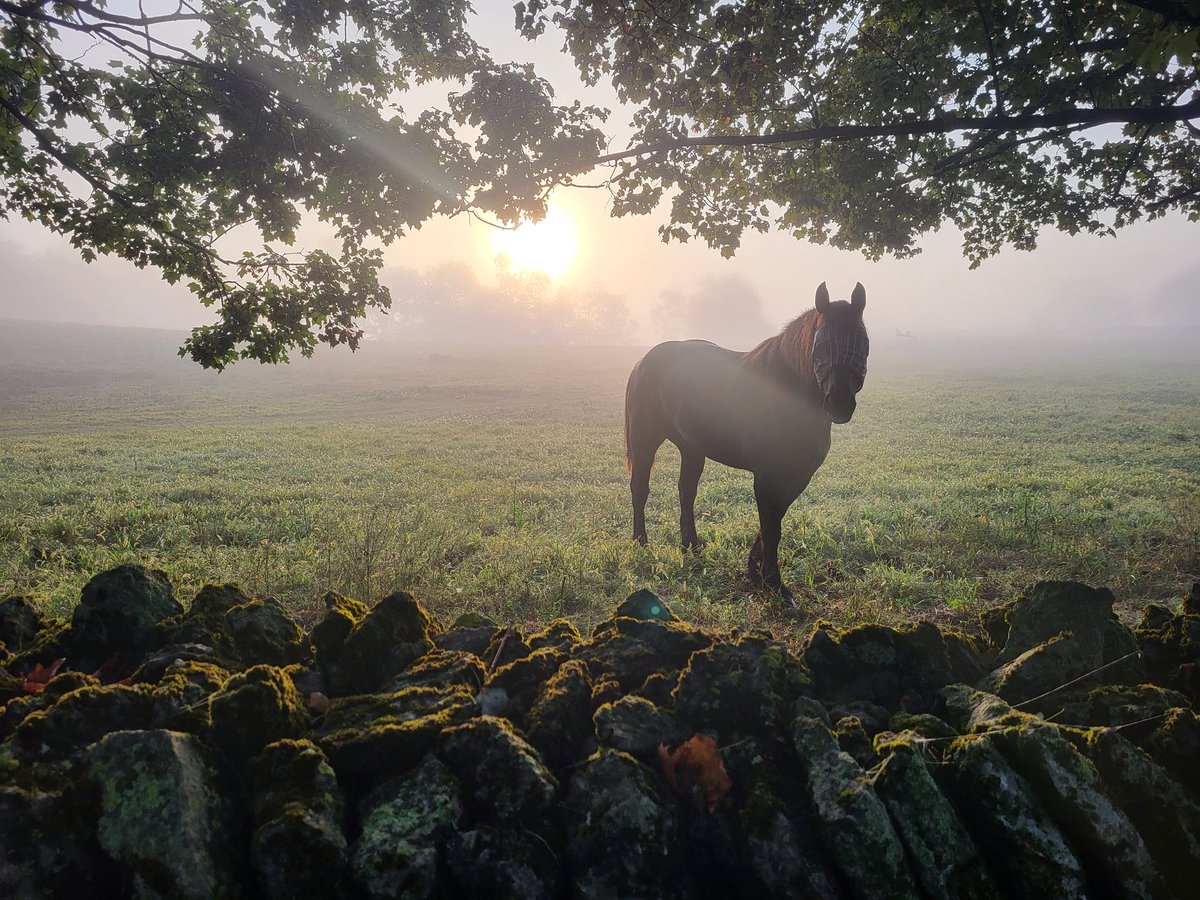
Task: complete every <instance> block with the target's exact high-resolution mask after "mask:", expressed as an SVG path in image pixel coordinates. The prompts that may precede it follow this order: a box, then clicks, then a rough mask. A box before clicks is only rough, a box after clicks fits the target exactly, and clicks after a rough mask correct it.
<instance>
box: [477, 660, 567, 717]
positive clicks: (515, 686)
mask: <svg viewBox="0 0 1200 900" xmlns="http://www.w3.org/2000/svg"><path fill="white" fill-rule="evenodd" d="M566 658H567V651H566V650H563V649H561V648H556V647H544V648H543V649H541V650H535V651H533V652H532V653H529V654H527V655H525V656H522V657H519V658H518V659H514V660H513V661H512V662H510V663H508V664H507V665H505V666H501V667H500V668H499V669H496V670H494V671H493V672H492V675H491V677H490V678H489V679H488V680H487V683H486V684H485V685H484V691H485V692H486V693H485V694H483V695H481V697H480V706H481V707H483V708H484V710H485V712H486V713H487V714H489V715H497V716H504V717H505V718H506V719H508V720H509V721H511V722H515V723H517V724H518V725H524V724H525V717H526V715H527V714H528V712H529V710H530V709H531V708H532V707H533V704H534V701H535V700H537V698H538V695H539V694H541V692H542V689H543V688H544V686H545V684H546V682H547V681H549V680H550V678H551V677H552V676H553V675H554V673H555V672H557V671H558V667H559V666H561V665H562V664H563V662H564V661H565V660H566Z"/></svg>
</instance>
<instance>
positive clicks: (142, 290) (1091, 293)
mask: <svg viewBox="0 0 1200 900" xmlns="http://www.w3.org/2000/svg"><path fill="white" fill-rule="evenodd" d="M479 6H480V7H481V8H482V9H481V11H480V13H479V17H480V23H479V28H478V31H477V33H478V34H479V35H480V37H481V40H482V42H483V43H484V44H485V45H487V46H489V47H491V48H492V50H493V53H494V55H495V57H496V58H509V59H513V60H515V61H518V62H532V63H534V64H535V66H536V67H537V70H538V72H539V74H542V75H543V76H545V77H547V78H548V79H549V80H550V82H551V83H552V84H554V85H555V87H556V90H557V91H558V99H559V100H560V101H561V102H567V103H569V102H570V101H572V100H574V99H576V98H578V99H580V100H581V101H582V102H584V103H596V104H599V105H603V106H608V107H610V108H613V109H614V113H613V116H612V117H611V119H610V125H611V127H610V128H609V131H610V132H611V135H612V138H613V142H614V148H615V147H619V146H621V140H620V138H621V136H622V124H623V122H624V121H625V120H626V119H627V114H626V113H625V112H624V111H622V110H621V109H620V108H618V107H617V104H616V101H615V98H614V97H613V96H612V94H611V93H609V92H608V91H607V90H605V89H604V88H602V87H597V88H594V89H588V88H586V87H585V86H584V85H582V84H581V83H580V82H579V80H578V78H577V77H576V75H575V71H574V67H573V64H572V63H571V61H570V59H569V58H568V57H566V56H565V55H564V54H562V53H561V52H560V50H559V42H558V41H557V40H556V39H555V38H554V36H553V35H548V36H546V37H543V38H542V39H541V40H539V41H538V42H536V43H533V44H530V43H528V42H526V41H524V40H523V39H521V38H520V37H519V36H518V35H516V34H515V32H514V31H513V29H512V25H511V21H512V12H511V8H510V7H509V5H508V4H493V3H487V4H479ZM419 99H421V98H419V97H414V98H411V100H419ZM410 105H411V104H410ZM551 202H552V205H553V206H554V207H555V209H556V212H557V215H559V216H562V217H564V218H565V219H567V220H569V223H570V228H571V229H572V230H573V231H574V247H575V255H574V258H573V259H572V260H571V261H570V264H569V265H568V266H567V267H566V268H565V269H564V270H563V271H562V272H561V274H556V276H555V277H553V278H550V279H549V281H550V291H549V293H550V295H552V296H554V297H556V298H558V299H559V300H562V301H563V302H564V303H567V304H568V305H570V304H572V303H574V304H579V303H585V302H587V298H589V297H597V296H603V297H607V298H612V297H614V296H615V297H617V298H620V299H621V300H623V301H624V303H625V305H626V306H627V307H628V310H629V313H630V319H631V321H630V327H628V328H624V329H623V330H622V332H621V334H620V335H619V336H615V337H614V341H621V342H632V343H650V342H653V341H655V340H660V339H667V338H686V337H699V338H706V339H709V340H714V341H716V342H718V343H723V344H726V345H728V346H732V347H736V348H746V347H749V346H752V345H753V343H755V342H756V341H757V340H759V339H761V338H762V337H767V336H769V335H770V334H773V333H775V332H776V331H777V330H778V329H779V327H780V326H781V325H782V324H783V323H785V322H786V321H788V320H790V319H791V318H794V317H795V316H797V315H799V314H800V313H801V312H803V311H804V310H805V309H807V308H808V307H810V306H811V305H812V301H813V296H814V294H815V292H816V288H817V285H818V284H820V283H821V282H823V281H824V282H827V283H828V285H829V289H830V292H831V293H832V295H833V297H834V298H835V299H837V298H847V297H849V295H850V292H851V290H852V289H853V287H854V285H855V283H856V282H862V284H863V285H864V286H865V287H866V291H867V311H866V321H867V324H868V327H869V328H870V329H871V330H872V332H873V333H875V334H876V335H878V334H880V333H882V334H886V335H890V334H891V333H892V332H893V331H894V330H896V329H900V330H903V331H907V332H911V333H913V334H914V335H916V336H918V337H921V336H925V335H929V336H934V335H947V334H950V335H954V334H969V335H974V336H977V337H988V336H993V335H994V336H997V337H1004V338H1016V337H1021V336H1023V335H1028V334H1034V333H1036V334H1040V335H1042V336H1046V337H1050V338H1057V337H1061V338H1063V339H1067V338H1070V339H1086V338H1088V337H1089V336H1101V337H1112V336H1113V335H1119V334H1123V333H1127V332H1130V331H1131V330H1132V331H1135V332H1146V333H1154V332H1156V331H1160V330H1177V329H1178V328H1179V327H1180V326H1181V325H1182V326H1184V327H1186V328H1200V223H1190V222H1187V221H1186V219H1185V218H1184V217H1183V216H1181V215H1171V216H1167V217H1165V218H1163V219H1160V220H1158V221H1155V222H1149V223H1140V224H1138V225H1135V226H1132V227H1129V228H1126V229H1124V230H1122V231H1121V232H1119V233H1118V234H1117V236H1116V237H1110V238H1099V237H1093V236H1086V235H1081V236H1074V237H1072V236H1068V235H1065V234H1060V233H1057V232H1052V231H1051V232H1046V233H1045V234H1044V235H1043V237H1042V239H1041V241H1040V244H1039V247H1038V248H1037V250H1035V251H1033V252H1017V251H1013V250H1005V251H1003V252H1002V253H1000V254H999V255H998V256H997V257H995V258H993V259H991V260H988V261H986V262H984V263H983V264H982V265H981V266H980V267H979V268H978V269H975V270H971V269H969V267H968V262H967V260H966V259H965V258H964V257H963V255H962V252H961V247H960V243H961V242H960V239H959V236H958V235H957V234H955V233H954V232H953V230H952V229H943V230H942V231H940V232H938V233H935V234H932V235H929V236H927V237H926V238H924V239H923V240H922V241H921V242H920V246H921V248H922V251H923V252H922V253H921V254H920V255H919V256H917V257H915V258H913V259H908V260H895V259H887V258H885V259H883V260H881V261H878V262H871V261H868V260H866V259H865V258H864V257H862V256H860V255H858V254H855V253H849V252H844V251H839V250H834V249H832V248H829V247H825V246H821V245H813V244H808V243H804V242H800V241H797V240H795V239H793V238H791V237H790V236H788V235H785V234H781V233H772V234H767V235H759V234H757V233H749V234H747V235H746V236H745V238H744V242H743V245H742V247H741V249H740V250H739V251H738V253H737V254H736V256H735V257H734V258H733V259H730V260H726V259H723V258H722V257H721V256H720V255H719V253H717V252H716V251H714V250H710V249H709V248H708V247H706V246H704V245H703V244H700V243H695V242H693V243H689V244H677V243H674V244H663V243H662V242H661V241H660V240H659V237H658V234H657V228H658V226H659V225H661V224H663V223H664V222H665V221H666V220H667V211H666V209H665V208H660V209H659V210H658V211H656V212H655V213H652V214H650V215H647V216H641V217H627V218H621V219H614V218H612V217H611V216H610V215H609V197H608V194H607V192H606V191H605V190H595V189H582V188H576V189H570V188H567V189H559V190H557V191H556V192H555V194H554V195H553V196H552V197H551ZM301 243H302V245H308V246H314V245H317V244H323V243H327V238H326V236H325V235H324V234H322V233H321V232H320V231H319V230H317V228H315V227H306V229H305V230H304V231H303V232H302V234H301ZM510 249H511V248H510ZM385 259H386V263H387V266H388V267H389V268H388V269H386V270H385V272H384V275H383V280H384V283H385V284H390V285H392V286H393V288H394V291H395V288H396V286H398V285H409V284H411V283H412V280H413V279H412V276H413V273H425V272H429V271H431V270H435V269H437V268H438V267H446V266H457V267H460V268H461V267H463V266H465V267H466V268H467V269H468V270H470V271H471V272H472V273H473V274H474V279H475V280H476V281H477V282H478V290H480V291H485V292H486V291H488V290H490V289H491V288H492V286H493V285H494V284H495V283H496V282H497V280H498V277H499V276H498V274H497V273H498V268H497V246H496V232H495V230H494V229H493V228H490V227H489V226H487V225H485V224H481V223H480V222H477V221H472V220H471V219H469V218H468V217H465V216H460V217H457V218H454V219H440V220H434V221H431V222H429V223H427V224H426V225H425V226H424V227H423V228H421V229H420V230H419V231H416V232H414V233H412V234H410V235H409V236H408V237H406V238H405V239H403V240H401V241H399V242H398V243H397V244H394V245H393V246H391V247H390V248H388V249H387V250H386V251H385ZM0 271H3V272H5V273H7V274H6V276H5V282H6V285H5V287H4V289H3V290H0V319H3V318H19V319H38V320H49V321H71V322H83V323H97V324H99V323H104V324H118V325H136V326H143V327H154V328H169V329H186V328H189V327H191V326H194V325H197V324H200V323H202V322H205V321H208V320H210V319H211V314H210V313H209V312H208V311H206V310H204V309H203V308H202V307H200V306H199V304H198V303H197V302H196V301H195V300H194V299H193V298H192V297H191V296H190V294H189V293H188V292H187V290H186V289H185V288H182V287H172V286H169V285H167V284H165V283H163V282H162V281H161V280H160V279H159V278H158V276H157V275H156V273H155V272H154V271H153V270H147V271H139V270H137V269H135V268H134V267H133V266H132V265H130V264H128V263H125V262H123V261H120V260H106V259H101V260H99V261H97V262H95V263H93V264H91V265H90V266H89V265H87V264H85V263H83V262H82V261H81V260H80V259H79V257H78V253H77V252H76V251H74V250H73V249H72V248H71V247H70V246H69V245H68V243H67V241H66V239H65V238H62V237H59V236H57V235H54V234H52V233H50V232H48V231H46V230H45V229H43V228H41V227H40V226H37V225H32V224H29V223H25V222H21V221H0ZM564 298H565V299H564ZM402 331H403V329H396V332H397V333H398V334H400V335H401V336H402Z"/></svg>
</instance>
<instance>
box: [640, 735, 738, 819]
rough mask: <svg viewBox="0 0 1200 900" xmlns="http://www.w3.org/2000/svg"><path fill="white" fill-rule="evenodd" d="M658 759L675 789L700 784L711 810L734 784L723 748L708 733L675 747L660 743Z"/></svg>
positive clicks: (711, 810) (664, 773)
mask: <svg viewBox="0 0 1200 900" xmlns="http://www.w3.org/2000/svg"><path fill="white" fill-rule="evenodd" d="M658 761H659V764H660V765H661V766H662V770H663V775H664V777H666V779H667V783H668V784H669V785H671V788H672V790H674V791H676V792H678V793H685V792H687V791H688V790H689V789H690V788H691V786H692V785H699V786H700V788H701V790H703V791H704V796H705V797H706V798H707V799H708V811H709V812H714V811H715V810H716V808H717V806H719V805H720V803H721V801H722V800H723V799H725V795H726V794H728V793H729V789H730V788H732V787H733V782H732V781H730V779H729V773H728V772H726V771H725V760H724V759H723V758H722V757H721V748H720V747H718V746H717V742H716V741H714V740H713V739H712V738H710V737H709V736H708V735H707V734H694V735H692V736H691V737H690V738H688V739H687V740H686V741H684V742H683V743H682V744H680V745H679V746H678V747H676V748H675V749H674V750H671V749H669V748H668V747H667V745H666V744H659V745H658Z"/></svg>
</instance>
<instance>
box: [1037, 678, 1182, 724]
mask: <svg viewBox="0 0 1200 900" xmlns="http://www.w3.org/2000/svg"><path fill="white" fill-rule="evenodd" d="M1056 700H1057V703H1056V704H1054V705H1055V707H1056V708H1055V710H1054V712H1055V716H1054V721H1055V722H1056V723H1058V724H1059V725H1083V726H1092V725H1107V726H1125V725H1136V724H1137V723H1143V722H1144V723H1145V724H1144V725H1143V726H1142V729H1141V730H1142V731H1143V732H1148V731H1150V730H1152V729H1153V727H1154V725H1155V724H1156V720H1157V718H1158V717H1160V716H1162V715H1163V714H1165V713H1166V711H1167V710H1169V709H1171V708H1173V707H1182V706H1187V703H1188V701H1187V698H1186V697H1184V696H1183V695H1182V694H1180V693H1179V692H1177V691H1171V690H1168V689H1166V688H1161V687H1159V686H1158V685H1156V684H1139V685H1102V686H1101V687H1089V688H1084V689H1083V690H1080V691H1076V692H1071V693H1065V692H1064V693H1061V694H1058V695H1056ZM1039 711H1041V710H1039ZM1147 720H1151V721H1147Z"/></svg>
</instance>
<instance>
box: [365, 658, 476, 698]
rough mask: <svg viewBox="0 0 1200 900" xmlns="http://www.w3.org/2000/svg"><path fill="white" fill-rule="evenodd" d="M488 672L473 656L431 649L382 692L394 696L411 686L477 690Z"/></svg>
mask: <svg viewBox="0 0 1200 900" xmlns="http://www.w3.org/2000/svg"><path fill="white" fill-rule="evenodd" d="M486 678H487V672H486V670H485V669H484V667H483V661H482V660H480V658H479V657H478V656H476V655H475V654H473V653H465V652H463V651H461V650H439V649H434V650H431V651H429V652H428V653H426V654H425V655H424V656H422V657H421V658H420V659H418V660H417V661H416V662H415V663H414V664H413V665H412V666H411V667H410V668H409V669H408V670H406V671H405V672H404V673H403V674H401V675H397V676H396V677H395V678H393V679H392V680H391V682H389V684H388V685H387V689H386V691H385V693H395V692H396V691H402V690H405V689H406V688H412V687H433V688H452V687H456V686H461V687H465V688H467V689H468V690H470V691H478V690H479V689H480V688H482V687H483V683H484V681H485V680H486Z"/></svg>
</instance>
